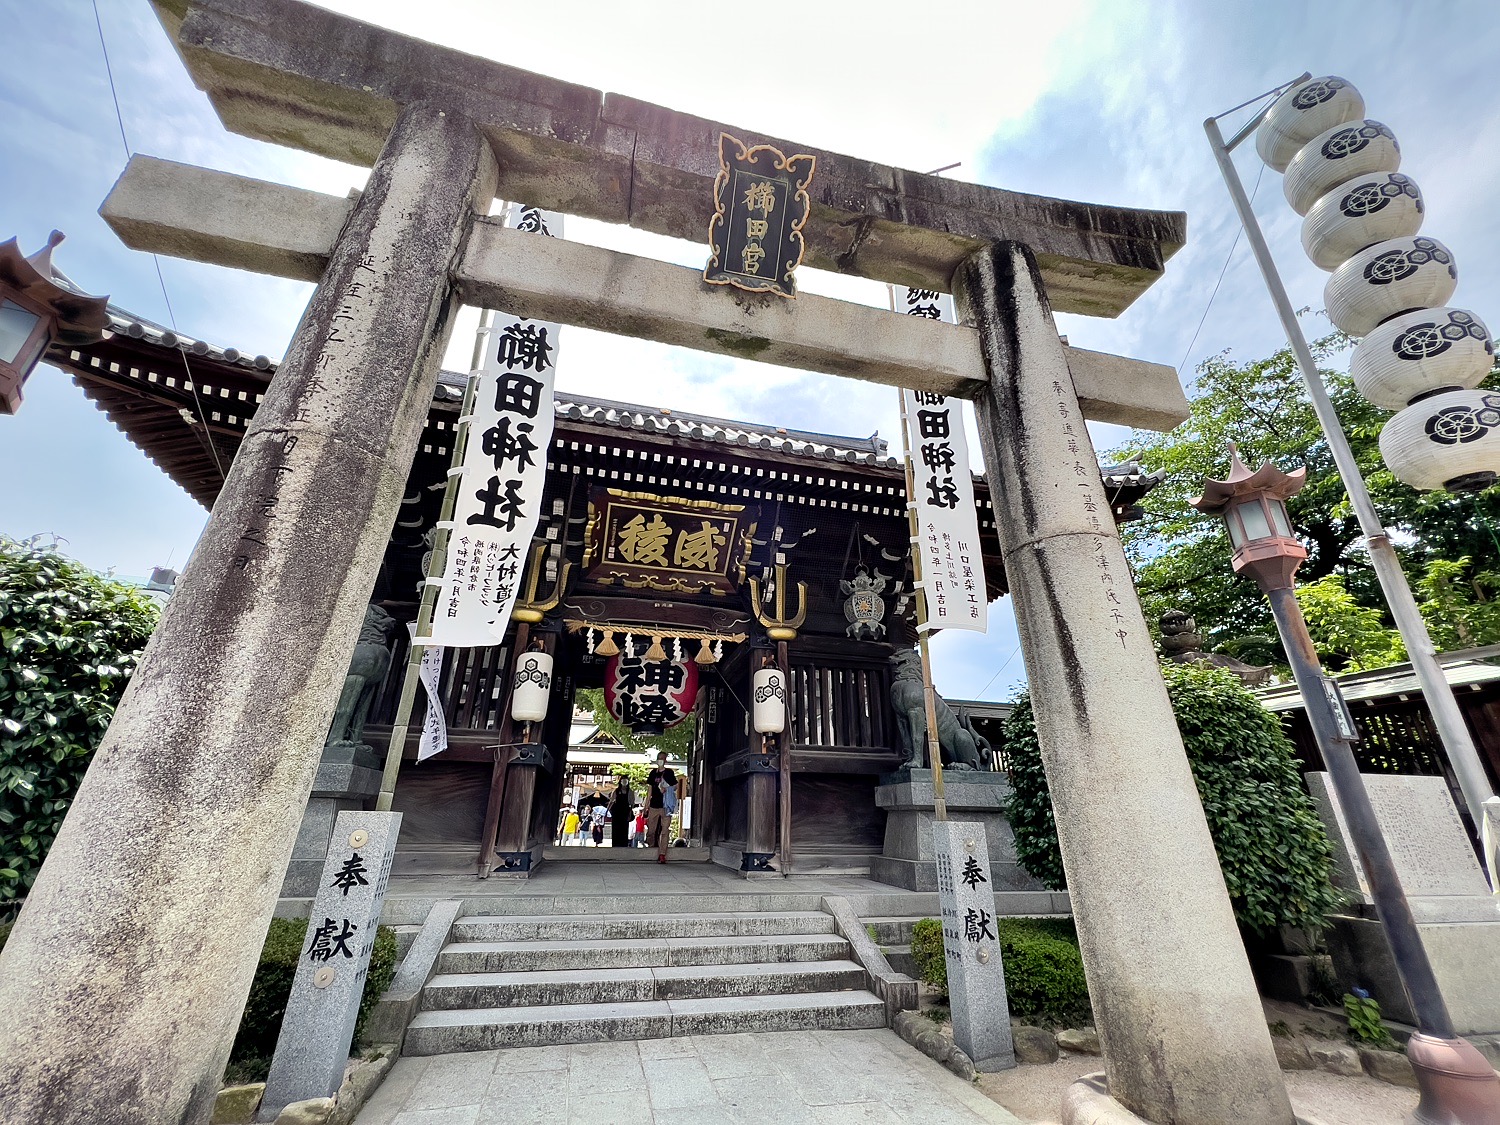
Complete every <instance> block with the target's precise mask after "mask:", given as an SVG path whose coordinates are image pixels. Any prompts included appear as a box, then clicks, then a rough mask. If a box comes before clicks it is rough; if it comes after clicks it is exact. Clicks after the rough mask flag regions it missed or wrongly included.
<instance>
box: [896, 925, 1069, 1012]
mask: <svg viewBox="0 0 1500 1125" xmlns="http://www.w3.org/2000/svg"><path fill="white" fill-rule="evenodd" d="M995 936H996V937H997V938H999V940H1000V959H1001V962H1002V964H1003V965H1004V966H1005V992H1006V998H1007V1000H1008V1001H1009V1004H1010V1014H1011V1015H1012V1016H1013V1017H1014V1018H1016V1019H1018V1020H1023V1021H1025V1022H1028V1023H1041V1024H1052V1025H1068V1026H1076V1025H1078V1024H1083V1023H1087V1022H1088V1021H1089V1019H1090V1011H1091V1009H1090V1007H1089V993H1088V982H1087V981H1086V980H1085V979H1084V975H1083V957H1082V956H1081V955H1080V954H1079V952H1078V936H1077V933H1076V931H1075V930H1074V928H1073V923H1072V922H1071V921H1069V920H1067V919H1061V918H997V919H996V920H995ZM911 953H912V958H913V959H914V960H915V961H916V963H917V970H918V972H919V973H921V976H922V979H923V980H924V981H926V982H927V983H928V984H931V985H933V986H935V987H937V988H938V989H940V990H941V991H943V992H947V990H948V963H947V960H946V959H945V957H944V955H943V927H942V923H941V922H939V921H937V920H936V919H934V918H924V919H922V920H921V921H920V922H918V923H917V924H916V925H915V926H913V927H912V935H911Z"/></svg>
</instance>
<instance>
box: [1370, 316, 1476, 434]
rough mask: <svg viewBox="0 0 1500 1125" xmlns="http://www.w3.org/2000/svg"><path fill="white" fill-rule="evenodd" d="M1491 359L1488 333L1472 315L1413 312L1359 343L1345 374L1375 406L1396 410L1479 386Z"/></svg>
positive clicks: (1384, 325) (1383, 326) (1376, 330)
mask: <svg viewBox="0 0 1500 1125" xmlns="http://www.w3.org/2000/svg"><path fill="white" fill-rule="evenodd" d="M1494 361H1495V344H1494V341H1493V340H1492V339H1491V337H1490V332H1489V329H1488V328H1486V327H1485V326H1484V321H1482V320H1480V319H1479V318H1478V317H1477V316H1475V315H1474V314H1473V313H1471V312H1469V311H1468V310H1467V309H1451V308H1447V307H1444V308H1439V309H1418V310H1417V311H1416V312H1409V313H1403V314H1402V315H1401V316H1398V317H1396V318H1394V319H1393V320H1388V321H1386V322H1385V323H1384V324H1382V325H1381V326H1380V327H1379V328H1377V329H1375V331H1373V332H1371V333H1370V334H1369V335H1368V336H1366V337H1365V338H1364V339H1363V340H1361V341H1360V344H1359V347H1357V348H1355V349H1354V354H1353V355H1352V356H1350V357H1349V374H1350V375H1352V376H1353V377H1354V385H1355V386H1356V387H1358V388H1359V393H1360V394H1362V395H1364V396H1365V398H1367V399H1369V400H1370V401H1371V402H1373V403H1374V404H1375V405H1376V406H1381V407H1384V408H1385V409H1386V410H1400V409H1401V408H1402V407H1403V406H1405V405H1406V404H1407V403H1409V402H1411V401H1412V399H1414V398H1417V397H1418V396H1419V395H1426V394H1431V393H1432V392H1433V391H1439V390H1448V389H1450V388H1451V389H1459V388H1468V387H1477V386H1479V384H1480V383H1481V382H1483V381H1484V377H1485V376H1486V375H1488V374H1489V373H1490V368H1491V367H1492V366H1494Z"/></svg>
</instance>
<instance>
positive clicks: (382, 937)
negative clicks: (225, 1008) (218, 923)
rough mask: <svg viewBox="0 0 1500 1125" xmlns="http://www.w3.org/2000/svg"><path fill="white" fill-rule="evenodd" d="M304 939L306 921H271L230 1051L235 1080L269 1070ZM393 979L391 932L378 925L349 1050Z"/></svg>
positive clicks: (252, 1077)
mask: <svg viewBox="0 0 1500 1125" xmlns="http://www.w3.org/2000/svg"><path fill="white" fill-rule="evenodd" d="M306 939H307V920H306V919H305V918H273V919H272V920H271V928H270V929H269V930H268V931H267V932H266V944H265V945H264V947H262V949H261V952H260V964H259V965H257V966H256V969H255V979H254V981H253V982H251V985H250V996H249V998H248V999H247V1000H246V1001H245V1014H244V1015H243V1016H241V1017H240V1030H239V1033H238V1034H237V1035H236V1036H235V1038H234V1046H233V1048H231V1050H230V1052H229V1062H230V1069H229V1071H228V1073H229V1074H232V1075H233V1077H234V1078H235V1079H236V1080H238V1081H241V1082H260V1081H264V1079H265V1076H266V1072H267V1071H268V1070H269V1069H270V1067H271V1056H272V1055H273V1054H275V1052H276V1037H277V1036H278V1035H280V1034H281V1017H282V1016H283V1015H285V1014H286V1002H287V998H288V996H290V995H291V991H292V978H293V977H295V976H296V974H297V959H298V958H299V957H300V956H301V955H302V944H303V942H304V941H306ZM395 975H396V933H395V931H394V930H392V929H391V928H390V927H389V926H381V927H380V929H379V931H378V932H377V933H376V935H375V948H374V950H373V951H372V952H371V954H370V971H369V973H368V974H367V975H366V976H365V989H364V993H363V994H362V996H361V998H360V1002H359V1018H358V1020H357V1021H356V1022H355V1024H354V1041H353V1042H352V1043H351V1044H350V1046H349V1049H350V1050H351V1051H353V1050H355V1049H357V1048H358V1047H359V1045H360V1038H361V1036H363V1034H364V1029H365V1021H366V1020H367V1019H368V1018H369V1015H370V1012H371V1011H373V1010H374V1008H375V1004H376V1002H377V1001H379V999H380V994H381V993H382V992H384V991H385V990H386V989H387V988H389V987H390V984H391V978H392V977H394V976H395Z"/></svg>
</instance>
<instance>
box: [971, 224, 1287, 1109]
mask: <svg viewBox="0 0 1500 1125" xmlns="http://www.w3.org/2000/svg"><path fill="white" fill-rule="evenodd" d="M954 281H955V286H954V288H955V293H956V296H957V298H958V305H959V310H960V317H961V319H963V320H965V321H967V323H970V324H972V325H973V326H974V327H975V328H977V329H978V331H979V338H980V348H981V351H982V354H983V356H984V361H985V367H986V368H987V370H988V372H989V381H988V382H987V383H986V384H985V386H984V388H983V390H982V391H980V392H979V394H978V396H977V397H976V398H975V406H976V408H977V411H978V415H979V438H980V442H981V444H982V445H983V447H984V462H985V467H986V470H987V472H986V475H987V477H988V479H989V482H990V495H991V498H992V500H993V502H994V510H995V523H996V529H997V531H998V533H999V538H1000V546H1001V552H1002V554H1003V555H1004V558H1005V573H1006V575H1007V576H1008V578H1009V585H1010V591H1011V598H1012V599H1013V600H1014V602H1015V609H1016V625H1017V628H1018V630H1019V632H1020V637H1021V651H1022V653H1023V654H1024V656H1025V660H1026V670H1027V674H1028V676H1029V678H1030V680H1031V682H1032V684H1033V685H1037V687H1038V691H1039V693H1044V694H1041V695H1040V699H1041V700H1044V701H1045V704H1046V705H1045V706H1038V707H1037V708H1036V709H1035V711H1036V728H1037V739H1038V741H1039V742H1040V744H1041V751H1042V763H1043V765H1044V767H1045V768H1046V771H1047V782H1048V786H1049V788H1050V790H1051V795H1052V807H1053V811H1054V813H1055V814H1056V815H1055V819H1056V821H1057V838H1058V844H1059V845H1060V847H1061V850H1062V859H1063V868H1064V870H1065V871H1066V873H1067V877H1068V892H1069V894H1070V896H1071V898H1072V903H1073V915H1074V918H1075V920H1076V922H1077V925H1078V939H1079V944H1080V946H1081V947H1082V951H1083V960H1084V966H1085V968H1086V969H1087V971H1088V983H1089V997H1090V999H1091V1000H1092V1002H1093V1007H1094V1016H1095V1020H1096V1022H1097V1024H1098V1028H1099V1038H1100V1043H1101V1045H1102V1047H1103V1049H1104V1059H1105V1064H1106V1067H1107V1071H1108V1076H1109V1093H1110V1095H1111V1096H1112V1097H1113V1098H1114V1099H1116V1100H1117V1101H1118V1102H1119V1103H1121V1104H1123V1105H1124V1106H1125V1107H1126V1108H1127V1109H1129V1110H1130V1111H1132V1112H1133V1113H1135V1114H1138V1115H1139V1116H1141V1117H1144V1118H1146V1119H1147V1120H1149V1121H1153V1122H1157V1123H1159V1125H1169V1123H1170V1125H1222V1123H1224V1122H1230V1121H1232V1122H1236V1123H1238V1125H1288V1123H1289V1122H1291V1121H1292V1110H1291V1105H1290V1103H1289V1101H1288V1100H1287V1094H1286V1089H1285V1087H1284V1086H1283V1084H1282V1080H1281V1070H1280V1067H1279V1066H1278V1064H1277V1062H1276V1054H1275V1051H1274V1049H1273V1047H1272V1045H1271V1037H1270V1032H1269V1031H1268V1030H1267V1027H1266V1022H1265V1019H1264V1017H1263V1015H1262V1011H1261V1006H1260V1000H1259V995H1258V993H1257V991H1256V987H1255V981H1254V980H1253V979H1252V977H1251V975H1250V964H1249V961H1248V960H1247V959H1246V956H1245V950H1244V946H1243V945H1242V944H1241V942H1240V936H1239V932H1238V930H1237V928H1236V926H1235V921H1234V915H1233V912H1232V910H1231V909H1230V904H1229V893H1228V891H1227V890H1226V889H1225V886H1224V877H1223V874H1222V873H1221V871H1220V869H1219V862H1218V857H1217V855H1216V853H1215V852H1214V846H1213V841H1212V839H1211V838H1210V837H1209V833H1208V823H1207V821H1206V820H1205V818H1204V815H1203V806H1202V805H1201V803H1200V802H1199V799H1198V791H1197V787H1196V786H1195V784H1194V782H1193V775H1192V773H1191V771H1190V770H1189V769H1188V762H1187V755H1186V752H1185V751H1184V749H1183V746H1182V737H1181V735H1180V734H1179V733H1178V730H1177V722H1176V719H1175V717H1174V716H1173V713H1172V705H1171V701H1170V700H1169V699H1168V698H1167V689H1166V685H1165V683H1164V682H1163V680H1162V678H1161V672H1160V669H1159V668H1158V666H1157V661H1156V652H1155V649H1154V648H1153V646H1152V643H1151V638H1150V634H1149V633H1148V632H1147V631H1146V622H1145V619H1144V618H1143V617H1142V615H1141V607H1140V601H1139V599H1138V598H1137V597H1136V592H1135V585H1134V582H1133V581H1132V578H1131V574H1130V570H1129V567H1128V565H1127V563H1126V561H1125V552H1124V550H1123V549H1122V548H1121V546H1120V539H1119V534H1118V531H1117V530H1116V527H1115V522H1114V520H1113V518H1112V517H1111V516H1110V514H1109V512H1110V509H1109V504H1108V502H1107V498H1106V496H1105V491H1104V485H1103V482H1102V481H1101V479H1100V476H1099V462H1098V459H1097V458H1096V457H1095V455H1094V447H1093V443H1092V442H1091V441H1090V439H1089V433H1088V428H1087V426H1086V425H1085V424H1084V419H1083V415H1082V413H1081V412H1080V410H1079V407H1078V396H1077V394H1076V392H1075V391H1074V389H1073V382H1072V380H1071V379H1070V378H1069V376H1068V366H1067V361H1066V359H1065V358H1064V355H1063V349H1062V344H1061V342H1060V341H1059V340H1058V336H1057V328H1056V326H1055V325H1054V324H1053V321H1052V310H1051V307H1050V305H1049V304H1048V301H1047V294H1046V291H1045V290H1044V288H1043V286H1042V281H1041V277H1040V276H1039V273H1038V270H1037V265H1036V258H1035V257H1034V255H1033V254H1032V253H1031V251H1030V250H1029V249H1028V248H1026V247H1025V246H1022V245H1020V244H1019V243H1015V242H1000V243H996V244H994V245H992V246H990V247H989V248H987V249H985V250H981V251H979V252H978V253H977V254H975V255H973V256H972V257H971V258H969V259H968V260H967V261H966V262H965V263H964V264H963V265H962V266H961V267H960V268H959V272H958V275H957V277H956V278H955V279H954ZM1100 1112H1105V1113H1106V1114H1108V1113H1111V1112H1112V1113H1114V1114H1116V1115H1118V1108H1117V1107H1115V1108H1114V1109H1113V1110H1111V1109H1109V1108H1108V1103H1107V1101H1106V1099H1105V1098H1104V1097H1103V1096H1102V1095H1101V1093H1100V1092H1099V1091H1097V1090H1096V1089H1093V1088H1091V1087H1090V1086H1089V1085H1087V1084H1086V1083H1079V1084H1076V1085H1075V1086H1074V1087H1073V1088H1072V1089H1071V1090H1070V1091H1069V1094H1068V1097H1067V1099H1066V1100H1065V1102H1064V1115H1063V1118H1064V1121H1065V1122H1069V1123H1070V1125H1071V1123H1072V1122H1089V1123H1093V1122H1095V1121H1105V1120H1115V1121H1119V1122H1121V1125H1123V1122H1124V1120H1125V1118H1123V1117H1120V1116H1114V1117H1110V1116H1103V1117H1098V1116H1095V1114H1097V1113H1100Z"/></svg>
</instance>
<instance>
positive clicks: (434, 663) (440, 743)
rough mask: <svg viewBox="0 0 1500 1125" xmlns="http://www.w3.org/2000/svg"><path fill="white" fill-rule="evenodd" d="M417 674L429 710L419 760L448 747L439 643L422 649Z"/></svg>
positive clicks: (423, 724)
mask: <svg viewBox="0 0 1500 1125" xmlns="http://www.w3.org/2000/svg"><path fill="white" fill-rule="evenodd" d="M417 676H418V678H419V679H420V680H421V681H422V687H423V689H424V690H425V691H426V693H427V710H426V712H425V713H424V715H423V718H422V738H421V740H420V741H419V742H418V743H417V761H419V762H420V761H422V760H423V759H425V758H430V757H432V756H433V755H434V754H441V753H442V752H443V751H444V750H446V749H448V717H447V716H446V715H444V714H443V697H442V695H441V694H440V693H439V691H438V688H439V687H440V686H441V680H442V678H443V650H442V649H441V648H440V647H438V646H437V645H427V646H426V647H425V648H423V649H422V663H421V665H420V666H419V667H418V669H417Z"/></svg>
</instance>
